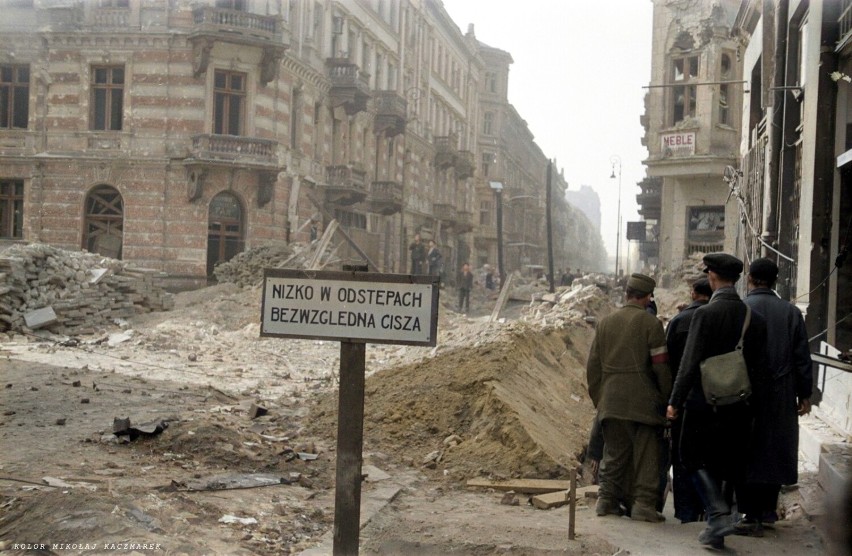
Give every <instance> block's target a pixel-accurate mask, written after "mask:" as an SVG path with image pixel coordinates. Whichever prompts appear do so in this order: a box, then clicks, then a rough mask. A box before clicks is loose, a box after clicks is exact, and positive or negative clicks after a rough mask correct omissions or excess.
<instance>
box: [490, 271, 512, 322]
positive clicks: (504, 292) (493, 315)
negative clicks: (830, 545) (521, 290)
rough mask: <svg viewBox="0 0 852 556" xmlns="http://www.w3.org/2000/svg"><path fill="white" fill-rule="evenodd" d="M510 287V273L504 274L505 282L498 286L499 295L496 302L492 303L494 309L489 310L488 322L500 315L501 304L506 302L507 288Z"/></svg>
mask: <svg viewBox="0 0 852 556" xmlns="http://www.w3.org/2000/svg"><path fill="white" fill-rule="evenodd" d="M511 287H512V275H511V274H509V275H508V276H506V283H505V284H503V287H502V288H500V295H499V296H498V297H497V303H496V304H494V310H493V311H491V318H490V319H488V322H494V321H496V320H497V317H499V316H500V311H502V310H503V305H505V304H506V298H507V297H509V288H511Z"/></svg>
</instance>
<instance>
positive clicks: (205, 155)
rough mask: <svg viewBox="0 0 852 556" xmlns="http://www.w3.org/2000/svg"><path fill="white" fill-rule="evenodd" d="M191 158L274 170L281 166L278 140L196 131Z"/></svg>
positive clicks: (198, 160)
mask: <svg viewBox="0 0 852 556" xmlns="http://www.w3.org/2000/svg"><path fill="white" fill-rule="evenodd" d="M189 158H190V159H192V161H194V162H202V163H208V164H211V165H225V166H232V165H235V163H237V164H238V165H239V166H240V167H241V168H246V167H247V168H254V169H257V170H270V171H272V170H275V171H277V170H278V169H279V168H278V142H277V141H272V140H270V139H259V138H257V137H241V136H238V135H195V136H194V137H193V138H192V149H191V151H190V157H189Z"/></svg>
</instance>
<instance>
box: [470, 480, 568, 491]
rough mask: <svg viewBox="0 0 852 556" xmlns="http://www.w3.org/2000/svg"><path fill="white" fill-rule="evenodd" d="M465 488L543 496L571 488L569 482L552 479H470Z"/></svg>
mask: <svg viewBox="0 0 852 556" xmlns="http://www.w3.org/2000/svg"><path fill="white" fill-rule="evenodd" d="M467 486H469V487H475V488H493V489H494V490H514V491H515V492H523V493H525V494H544V493H547V492H556V491H560V490H561V491H566V490H568V489H569V488H571V481H559V480H553V479H512V480H508V481H492V480H490V479H471V480H469V481H468V482H467Z"/></svg>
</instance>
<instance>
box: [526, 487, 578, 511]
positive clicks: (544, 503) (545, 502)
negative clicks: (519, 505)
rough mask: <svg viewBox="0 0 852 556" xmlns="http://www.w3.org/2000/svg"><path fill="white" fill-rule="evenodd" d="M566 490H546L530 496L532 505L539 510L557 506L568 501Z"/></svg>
mask: <svg viewBox="0 0 852 556" xmlns="http://www.w3.org/2000/svg"><path fill="white" fill-rule="evenodd" d="M568 492H569V491H567V490H558V491H556V492H546V493H544V494H536V495H535V496H533V497H532V499H531V501H532V505H533V506H535V507H536V508H538V509H539V510H549V509H550V508H558V507H559V506H564V505H565V504H567V503H568Z"/></svg>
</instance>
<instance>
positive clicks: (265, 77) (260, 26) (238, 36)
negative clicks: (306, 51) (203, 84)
mask: <svg viewBox="0 0 852 556" xmlns="http://www.w3.org/2000/svg"><path fill="white" fill-rule="evenodd" d="M192 16H193V23H194V26H193V29H192V32H191V33H190V35H189V42H190V43H192V51H193V72H194V75H195V77H198V76H199V75H201V74H202V73H205V72H206V71H207V66H208V65H209V63H210V51H211V50H212V49H213V45H214V44H215V43H216V42H217V41H223V42H228V43H232V44H238V45H244V46H254V47H257V48H261V49H262V50H263V55H262V56H261V61H260V82H261V83H263V84H264V85H265V84H266V83H268V82H270V81H272V80H273V79H275V78H276V77H277V75H278V65H279V63H280V62H281V59H282V58H283V57H284V51H285V50H286V49H287V47H288V45H289V44H288V43H289V40H288V37H286V33H285V31H286V29H285V27H284V24H283V21H282V20H281V18H279V17H278V16H273V15H260V14H254V13H249V12H244V11H240V10H228V9H222V8H215V7H213V6H199V7H197V8H195V9H194V10H193V12H192Z"/></svg>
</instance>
